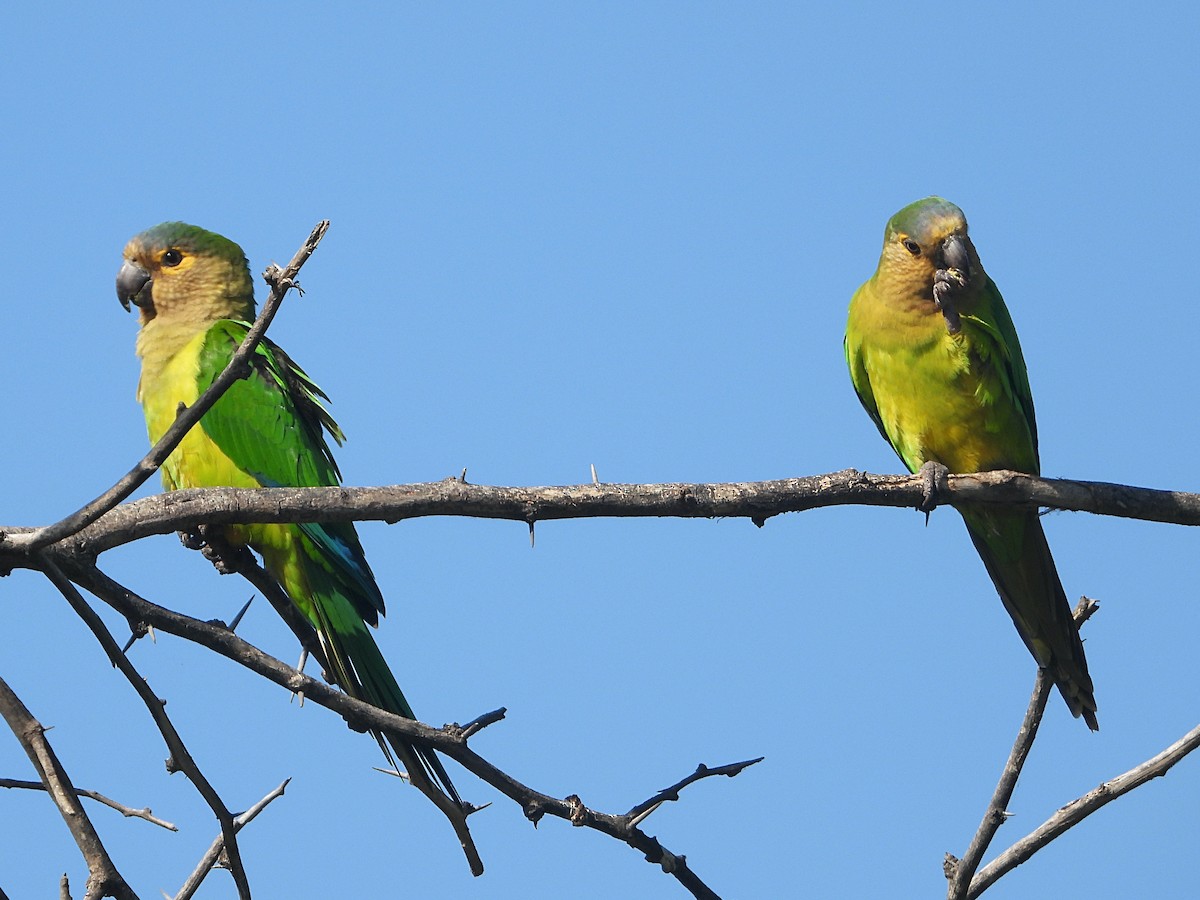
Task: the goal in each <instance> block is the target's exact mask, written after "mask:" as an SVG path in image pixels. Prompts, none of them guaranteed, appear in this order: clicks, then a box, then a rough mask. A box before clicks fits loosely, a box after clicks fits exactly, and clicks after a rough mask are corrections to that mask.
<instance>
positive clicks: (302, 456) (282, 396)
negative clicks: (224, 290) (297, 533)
mask: <svg viewBox="0 0 1200 900" xmlns="http://www.w3.org/2000/svg"><path fill="white" fill-rule="evenodd" d="M249 328H250V326H249V324H248V323H246V322H238V321H234V320H232V319H222V320H220V321H218V322H216V323H214V324H213V326H212V327H211V328H209V330H208V334H207V335H206V337H205V341H204V346H203V348H202V349H201V351H200V371H199V373H198V376H197V386H198V387H199V389H200V390H201V391H204V390H205V389H206V388H207V387H208V386H209V385H210V384H212V382H213V380H214V379H215V378H216V377H217V375H219V374H220V373H221V371H222V370H223V369H224V368H225V366H226V365H227V364H228V363H229V359H230V357H231V356H232V355H233V353H234V351H235V350H237V347H238V345H239V344H240V343H241V342H242V340H243V338H245V336H246V332H247V331H248V330H249ZM322 399H326V400H327V399H328V398H327V397H325V394H324V393H322V391H321V389H320V388H318V387H317V386H316V385H315V384H314V383H313V382H312V380H311V379H310V378H309V377H308V375H306V374H305V372H304V370H303V369H301V368H300V367H299V366H297V365H296V364H295V363H294V362H292V360H291V359H290V358H289V357H288V356H287V354H286V353H284V352H283V350H281V349H280V348H279V347H278V346H276V345H275V344H273V343H272V342H271V341H268V340H264V341H263V342H262V343H261V344H259V345H258V348H257V349H256V351H255V353H254V356H253V358H252V360H251V367H250V375H249V376H247V377H246V378H243V379H240V380H238V381H235V382H234V383H233V385H232V386H231V387H230V388H229V390H228V391H227V392H226V393H225V395H224V396H222V397H221V399H220V400H219V401H217V403H216V404H215V405H214V406H213V408H212V409H211V410H209V411H208V412H207V413H206V414H205V416H204V418H203V419H201V420H200V425H201V427H202V428H203V429H204V433H205V434H206V435H208V437H209V438H210V439H211V440H212V442H213V443H214V444H216V445H217V447H219V448H220V450H221V452H222V453H224V454H225V455H226V456H228V457H229V459H230V460H232V461H233V463H234V465H236V466H237V467H238V468H240V469H241V470H242V471H244V472H246V473H248V474H249V475H250V476H251V477H253V478H254V480H255V481H257V482H258V483H259V484H260V485H262V486H263V487H321V486H334V485H337V484H338V483H339V482H340V480H341V473H340V472H338V468H337V464H336V463H335V462H334V460H333V453H332V451H331V450H330V449H329V443H328V441H327V440H326V439H325V432H328V433H329V436H330V437H332V438H333V439H334V440H335V441H337V442H338V443H339V444H340V443H341V442H342V439H343V435H342V431H341V429H340V428H338V425H337V423H336V422H334V420H333V418H332V417H331V416H330V415H329V413H328V411H327V410H326V409H325V407H324V406H322V405H321V400H322ZM297 527H298V528H299V529H300V530H301V531H302V532H303V533H304V534H305V536H307V537H308V538H309V540H311V541H312V543H313V545H314V547H315V549H316V551H317V557H318V560H319V562H320V563H321V565H322V566H323V567H324V568H325V569H326V570H327V571H328V572H329V573H330V575H331V576H332V577H333V578H334V579H335V580H336V581H338V582H341V583H342V584H343V586H344V587H345V589H346V590H345V595H346V596H347V597H349V598H351V599H352V600H353V602H354V606H355V609H356V611H357V612H358V613H359V615H361V616H362V618H363V619H364V620H365V621H367V622H370V623H371V624H373V625H374V624H376V623H377V622H378V621H379V613H381V612H383V611H384V604H383V595H382V594H381V593H380V591H379V587H378V586H377V585H376V583H375V576H374V575H373V574H372V573H371V569H370V566H368V565H367V560H366V557H365V555H364V554H363V549H362V545H361V544H360V543H359V540H358V534H357V533H356V532H355V530H354V526H353V524H351V523H349V522H326V523H324V524H316V523H303V524H300V525H298V526H297Z"/></svg>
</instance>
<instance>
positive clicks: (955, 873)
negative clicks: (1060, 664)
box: [944, 597, 1100, 900]
mask: <svg viewBox="0 0 1200 900" xmlns="http://www.w3.org/2000/svg"><path fill="white" fill-rule="evenodd" d="M1099 608H1100V607H1099V605H1098V604H1097V603H1096V601H1094V600H1090V599H1089V598H1087V597H1083V598H1081V599H1080V601H1079V604H1078V605H1077V606H1076V607H1075V609H1074V611H1073V613H1072V615H1073V616H1074V618H1075V624H1076V625H1077V626H1079V627H1082V625H1083V623H1084V622H1086V621H1087V620H1088V619H1090V618H1091V617H1092V616H1093V615H1094V614H1095V612H1096V610H1098V609H1099ZM1052 686H1053V681H1052V680H1051V679H1050V675H1049V673H1048V672H1047V671H1046V670H1045V669H1040V668H1039V669H1038V672H1037V678H1036V679H1035V680H1034V685H1033V694H1032V695H1031V696H1030V698H1029V708H1028V709H1027V710H1026V711H1025V718H1024V719H1023V720H1022V722H1021V727H1020V729H1019V730H1018V731H1017V738H1016V741H1014V743H1013V748H1012V752H1011V753H1010V754H1009V756H1008V761H1007V762H1006V763H1005V764H1004V771H1003V772H1002V773H1001V774H1000V781H999V783H998V784H997V785H996V790H995V792H994V793H993V794H992V799H991V802H990V803H989V804H988V808H987V811H986V812H985V813H984V814H983V821H982V822H980V823H979V828H978V830H977V831H976V832H975V837H974V838H973V839H972V840H971V843H970V845H969V846H968V847H967V852H966V853H964V854H963V857H962V859H961V860H960V859H955V858H954V857H953V856H951V855H950V854H949V853H947V854H946V859H945V863H944V867H945V871H946V877H947V879H949V881H950V884H949V887H948V889H947V894H946V896H947V898H948V900H963V898H965V897H967V896H968V890H970V889H973V888H974V884H973V883H972V877H973V876H974V874H975V870H976V869H978V868H979V863H980V861H981V860H982V859H983V854H984V853H986V852H987V848H988V846H989V845H990V844H991V842H992V838H993V837H995V835H996V832H997V831H999V830H1000V826H1001V825H1003V824H1004V822H1005V821H1006V820H1007V819H1008V803H1009V801H1010V800H1011V799H1012V795H1013V791H1014V790H1016V787H1017V779H1019V778H1020V777H1021V770H1022V769H1023V768H1024V767H1025V760H1026V759H1028V758H1029V751H1030V750H1032V749H1033V742H1034V740H1035V739H1036V738H1037V733H1038V728H1039V727H1040V726H1041V724H1042V716H1043V715H1044V714H1045V712H1046V702H1047V701H1048V700H1049V699H1050V689H1051V687H1052Z"/></svg>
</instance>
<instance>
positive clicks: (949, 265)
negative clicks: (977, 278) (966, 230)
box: [942, 234, 971, 285]
mask: <svg viewBox="0 0 1200 900" xmlns="http://www.w3.org/2000/svg"><path fill="white" fill-rule="evenodd" d="M942 264H943V268H945V269H948V270H950V271H952V272H957V273H958V274H959V275H960V276H961V277H962V283H963V284H964V285H965V284H966V283H967V282H968V281H970V280H971V253H970V250H968V247H967V239H966V237H965V236H964V235H961V234H952V235H950V237H948V238H946V240H944V241H942ZM956 280H957V279H956Z"/></svg>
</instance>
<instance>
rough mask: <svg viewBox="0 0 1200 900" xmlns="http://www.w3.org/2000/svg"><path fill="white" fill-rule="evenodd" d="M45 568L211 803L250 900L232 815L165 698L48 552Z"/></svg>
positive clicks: (243, 894)
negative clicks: (142, 673)
mask: <svg viewBox="0 0 1200 900" xmlns="http://www.w3.org/2000/svg"><path fill="white" fill-rule="evenodd" d="M42 564H43V569H42V571H43V572H45V574H46V577H47V578H49V579H50V582H51V583H52V584H53V585H54V586H55V587H56V588H58V591H59V593H61V594H62V595H63V597H64V598H66V600H67V602H68V603H69V604H70V605H71V609H73V610H74V611H75V614H76V615H77V616H79V618H81V619H83V621H84V624H86V625H87V626H88V628H90V629H91V631H92V634H93V635H95V637H96V640H97V641H98V642H99V644H100V646H101V648H103V650H104V652H105V654H106V655H107V656H108V658H109V661H110V662H111V663H112V664H113V666H115V667H116V668H117V669H118V670H119V671H120V672H121V674H122V675H124V676H125V679H126V680H127V681H128V682H129V683H130V685H132V687H133V689H134V691H136V692H137V695H138V696H139V697H140V698H141V700H142V703H144V704H145V706H146V709H147V710H149V712H150V717H151V718H152V719H153V720H154V724H155V725H156V726H157V727H158V730H159V732H160V733H161V734H162V737H163V741H164V742H165V743H166V745H167V749H168V750H170V752H171V758H170V763H171V765H173V766H174V767H175V769H178V770H179V771H181V772H183V773H184V775H186V776H187V779H188V781H190V782H191V783H192V784H193V785H194V786H195V788H196V790H197V791H198V792H199V794H200V796H201V797H203V798H204V802H205V803H207V804H208V806H209V809H211V810H212V811H213V815H215V816H216V817H217V821H218V822H220V823H221V831H222V833H223V834H224V835H225V841H226V847H227V853H228V856H229V871H230V874H231V875H232V876H233V881H234V884H236V885H237V889H238V896H239V897H240V898H241V900H250V883H249V881H248V880H247V878H246V870H245V868H244V866H243V865H242V857H241V853H240V852H239V850H238V845H237V837H236V835H237V832H236V831H235V830H234V827H233V815H232V814H231V813H230V812H229V809H228V808H227V807H226V806H225V802H224V801H223V800H222V799H221V797H220V795H219V794H218V793H217V791H216V789H215V788H214V787H213V786H212V784H211V783H210V782H209V780H208V779H207V778H205V777H204V773H203V772H201V771H200V767H199V766H198V765H197V764H196V761H195V760H194V759H193V758H192V754H191V751H189V750H188V748H187V745H186V744H185V743H184V742H183V738H182V737H180V735H179V732H178V731H177V730H176V729H175V725H174V723H172V722H171V719H170V717H169V716H168V715H167V711H166V708H165V705H164V704H163V702H162V700H160V699H159V698H158V697H156V696H155V694H154V692H153V691H152V690H151V689H150V685H149V684H147V683H146V679H144V678H143V677H142V676H141V673H139V672H138V670H137V669H135V668H134V666H133V663H131V662H130V661H129V659H128V657H126V656H125V654H124V653H122V652H121V648H120V646H119V645H118V644H117V642H116V640H115V639H114V638H113V636H112V634H111V633H110V632H109V630H108V628H107V627H106V626H105V624H104V622H103V621H102V620H101V619H100V617H99V616H98V615H96V611H95V610H93V609H92V608H91V607H90V606H89V605H88V603H87V601H86V600H84V599H83V595H82V594H80V593H79V591H78V590H77V589H76V587H75V585H74V584H72V583H71V581H70V580H69V579H68V578H67V576H66V575H64V574H63V572H62V570H61V569H59V568H58V566H57V565H55V563H54V561H53V560H51V559H50V558H49V556H48V555H46V554H43V556H42Z"/></svg>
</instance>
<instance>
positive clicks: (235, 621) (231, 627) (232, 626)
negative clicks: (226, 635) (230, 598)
mask: <svg viewBox="0 0 1200 900" xmlns="http://www.w3.org/2000/svg"><path fill="white" fill-rule="evenodd" d="M253 602H254V595H253V594H251V595H250V599H249V600H247V601H246V605H245V606H243V607H242V608H241V609H239V610H238V613H237V615H236V616H234V617H233V621H232V622H230V623H229V630H230V631H237V627H238V625H240V624H241V621H242V616H244V615H246V610H248V609H249V608H250V604H251V603H253Z"/></svg>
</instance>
